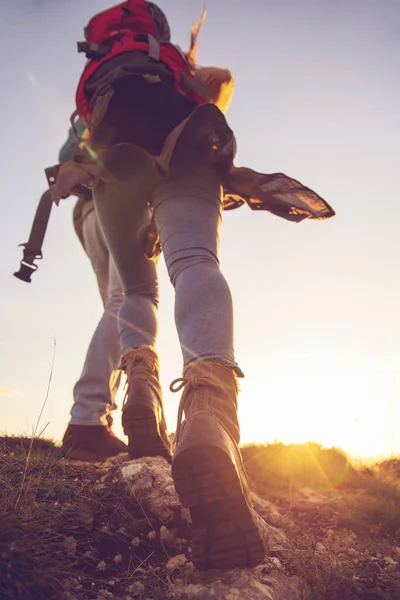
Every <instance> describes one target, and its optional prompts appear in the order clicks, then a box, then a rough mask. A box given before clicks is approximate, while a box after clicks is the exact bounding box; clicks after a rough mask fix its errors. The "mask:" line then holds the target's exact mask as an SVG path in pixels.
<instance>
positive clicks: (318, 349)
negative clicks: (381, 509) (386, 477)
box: [0, 0, 400, 458]
mask: <svg viewBox="0 0 400 600" xmlns="http://www.w3.org/2000/svg"><path fill="white" fill-rule="evenodd" d="M0 3H1V7H2V11H1V12H2V19H1V23H0V50H1V54H2V57H3V59H2V67H1V71H2V78H3V85H2V94H1V97H0V125H1V127H0V131H1V132H2V139H3V144H2V145H3V152H2V154H1V161H0V174H1V181H2V184H3V185H2V192H3V193H2V197H1V214H2V217H1V219H0V223H1V235H0V261H1V262H0V289H1V302H2V310H1V311H0V407H1V411H0V415H1V416H0V419H1V426H0V430H2V431H3V432H6V433H8V434H30V433H31V431H32V429H33V428H34V427H35V423H36V422H37V419H38V418H39V415H40V411H41V408H42V405H43V402H44V400H45V397H46V389H47V385H48V379H49V374H50V372H51V373H52V379H51V384H50V392H49V395H48V399H47V403H46V405H45V407H44V409H43V414H42V415H41V418H40V424H39V427H38V430H39V431H41V430H42V429H43V428H44V429H45V431H44V434H43V435H45V436H48V437H53V438H54V439H56V440H59V439H61V437H62V435H63V432H64V430H65V427H66V425H67V422H68V418H69V410H70V408H71V403H72V388H73V385H74V383H75V381H76V379H77V378H78V376H79V374H80V370H81V368H82V364H83V360H84V356H85V352H86V348H87V345H88V343H89V340H90V337H91V334H92V332H93V330H94V328H95V326H96V324H97V321H98V319H99V318H100V316H101V301H100V297H99V294H98V291H97V287H96V282H95V277H94V275H93V272H92V270H91V267H90V263H89V261H88V259H87V257H86V256H85V254H84V253H83V251H82V249H81V247H80V244H79V242H78V240H77V238H76V236H75V233H74V230H73V227H72V224H71V223H72V222H71V214H72V207H73V204H74V200H73V199H72V198H71V199H69V200H65V201H63V203H62V204H61V205H60V206H59V207H58V208H57V207H55V208H54V210H53V213H52V216H51V221H50V225H49V228H48V232H47V235H46V239H45V244H44V247H43V253H44V258H43V261H41V263H40V266H39V270H38V272H37V273H35V274H34V276H33V279H32V283H31V284H26V283H23V282H21V281H19V280H18V279H16V278H14V277H13V276H12V274H13V272H14V271H15V270H17V268H18V265H19V261H20V259H21V249H20V248H18V244H19V243H22V242H25V241H27V238H28V234H29V230H30V226H31V222H32V218H33V214H34V211H35V209H36V205H37V201H38V199H39V197H40V195H41V193H42V192H43V191H44V189H45V187H46V180H45V176H44V168H45V167H47V166H49V165H52V164H55V163H56V162H57V155H58V150H59V148H60V146H61V145H62V144H63V142H64V140H65V138H66V134H67V129H68V118H69V115H70V114H71V113H72V112H73V110H74V93H75V89H76V84H77V81H78V78H79V75H80V73H81V70H82V68H83V65H84V57H83V56H82V55H79V54H78V53H77V52H76V41H78V40H81V39H82V38H83V27H84V25H86V23H87V22H88V20H89V18H90V17H91V16H92V15H93V14H95V13H96V12H99V11H101V10H103V9H104V8H107V6H108V2H107V1H105V0H16V1H15V2H12V3H11V2H6V0H0ZM159 6H160V7H161V8H162V9H163V10H164V11H165V13H166V14H167V16H168V19H169V22H170V25H171V30H172V38H173V41H174V42H176V43H178V44H180V45H181V46H182V47H183V48H186V47H187V46H188V43H189V29H190V26H191V25H192V24H193V22H195V21H196V20H197V19H198V18H199V16H200V14H201V11H202V2H201V0H185V2H183V0H159ZM207 8H208V16H207V19H206V21H205V23H204V25H203V28H202V31H201V35H200V41H199V50H198V60H199V63H200V64H202V65H217V66H221V67H227V68H229V69H230V70H231V71H232V73H233V74H234V77H235V83H236V87H235V94H234V97H233V100H232V104H231V106H230V108H229V111H228V114H227V119H228V122H229V124H230V126H231V127H232V129H233V130H234V132H235V134H236V137H237V141H238V152H237V156H236V159H235V164H236V165H237V166H248V167H251V168H253V169H255V170H258V171H261V172H264V173H273V172H283V173H286V174H287V175H289V176H292V177H295V178H296V179H298V180H300V181H301V182H302V183H304V184H305V185H307V186H308V187H311V188H312V189H314V190H315V191H316V192H317V193H318V194H320V195H321V196H323V197H324V198H326V200H327V201H328V202H329V204H331V206H332V207H333V208H334V209H335V211H336V213H337V215H336V216H335V217H334V218H333V219H330V220H327V221H323V222H317V221H307V222H302V223H300V224H295V223H290V222H287V221H285V220H283V219H280V218H278V217H276V216H273V215H270V214H269V213H258V212H257V213H253V212H251V211H250V210H249V209H248V208H247V207H246V206H243V207H241V208H240V209H238V210H236V211H233V212H229V213H226V214H225V215H224V222H223V228H222V234H221V257H220V258H221V268H222V271H223V273H224V275H225V277H226V278H227V280H228V281H229V284H230V286H231V289H232V293H233V297H234V302H235V339H236V358H237V361H238V363H239V364H240V366H241V368H242V370H243V371H244V373H245V375H246V377H245V379H244V380H242V381H241V395H240V399H239V406H240V409H239V414H240V420H241V425H242V441H243V442H245V443H247V442H251V441H257V442H268V441H274V440H281V441H283V442H285V443H290V442H303V441H307V440H314V441H317V442H319V443H321V444H323V445H325V446H332V445H334V446H339V447H341V448H343V449H344V450H345V451H346V452H349V453H350V454H351V455H352V456H356V457H362V458H370V457H385V456H390V455H394V454H400V435H399V430H400V316H399V307H400V268H399V257H400V236H399V224H400V197H399V188H398V185H397V182H398V173H399V158H400V135H399V134H400V79H399V77H398V64H399V58H400V3H399V2H397V0H247V1H246V2H239V1H238V0H229V1H228V0H208V2H207ZM160 288H161V303H160V310H159V321H160V336H159V344H158V350H159V354H160V360H161V382H162V385H163V389H164V402H165V407H166V414H167V420H168V425H169V427H170V429H171V430H172V431H173V430H174V428H175V419H176V411H177V406H178V402H179V397H178V394H174V395H173V394H171V393H170V392H169V391H168V385H169V382H170V381H172V380H173V379H175V378H176V377H179V376H180V374H181V369H182V364H181V355H180V349H179V344H178V338H177V334H176V331H175V326H174V322H173V290H172V288H171V285H170V283H169V280H168V277H167V275H166V270H165V267H164V265H163V262H162V261H161V263H160ZM54 345H55V358H54V362H53V358H52V357H53V350H54ZM116 432H117V433H118V434H120V433H121V428H120V424H119V423H117V424H116Z"/></svg>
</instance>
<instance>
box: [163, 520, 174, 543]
mask: <svg viewBox="0 0 400 600" xmlns="http://www.w3.org/2000/svg"><path fill="white" fill-rule="evenodd" d="M160 540H161V541H162V542H164V544H169V545H171V544H172V543H173V541H174V534H173V533H172V531H170V530H169V529H167V527H165V525H163V526H162V527H161V529H160Z"/></svg>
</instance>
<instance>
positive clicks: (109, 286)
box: [70, 210, 123, 425]
mask: <svg viewBox="0 0 400 600" xmlns="http://www.w3.org/2000/svg"><path fill="white" fill-rule="evenodd" d="M82 234H83V239H84V244H85V250H86V253H87V255H88V257H89V259H90V261H91V263H92V267H93V271H94V273H95V275H96V279H97V284H98V287H99V291H100V295H101V298H102V300H103V305H104V312H103V315H102V317H101V319H100V321H99V323H98V325H97V327H96V329H95V332H94V334H93V336H92V339H91V341H90V344H89V348H88V350H87V354H86V358H85V363H84V366H83V370H82V374H81V376H80V378H79V380H78V381H77V382H76V384H75V387H74V404H73V406H72V409H71V420H70V423H71V424H72V425H107V417H108V415H109V414H110V410H112V409H113V408H114V406H113V403H112V398H111V394H110V376H111V373H112V371H113V370H114V369H116V368H117V365H118V361H119V358H120V348H119V343H118V327H117V315H118V312H119V309H120V306H121V303H122V300H123V296H122V290H121V284H120V282H119V278H118V274H117V272H116V269H115V266H114V263H113V261H112V260H111V258H110V253H109V251H108V248H107V246H106V244H105V242H104V236H103V233H102V231H101V229H100V226H99V223H98V219H97V216H96V212H95V211H94V210H93V211H92V212H90V213H89V214H88V215H87V216H86V217H85V218H84V221H83V223H82Z"/></svg>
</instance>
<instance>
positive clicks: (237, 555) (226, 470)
mask: <svg viewBox="0 0 400 600" xmlns="http://www.w3.org/2000/svg"><path fill="white" fill-rule="evenodd" d="M176 382H181V385H180V386H179V387H178V388H176V389H174V387H173V386H174V384H175V383H176ZM176 382H173V383H172V384H171V390H172V391H178V390H179V389H181V388H182V387H183V386H185V389H184V392H183V395H182V399H181V403H180V407H179V413H178V427H177V431H176V438H175V453H174V458H173V461H172V477H173V480H174V483H175V488H176V491H177V492H178V494H179V497H180V500H181V502H182V505H183V506H185V507H187V508H189V509H190V514H191V518H192V557H193V563H194V565H195V566H196V567H197V568H198V569H201V570H206V569H227V568H234V567H254V566H256V565H258V564H260V563H262V562H263V560H264V543H263V540H262V538H261V536H260V533H259V530H258V527H257V520H256V516H255V513H254V511H253V508H252V504H251V501H250V497H249V487H248V482H247V477H246V473H245V469H244V466H243V462H242V457H241V453H240V450H239V447H238V443H239V425H238V420H237V393H238V387H237V380H236V375H235V373H234V371H233V370H232V369H230V368H228V367H225V366H222V365H220V364H217V363H213V362H210V361H202V362H198V363H195V364H193V365H190V366H189V367H187V368H186V369H185V372H184V375H183V378H182V379H181V380H179V379H178V380H176ZM183 412H185V416H186V420H185V421H184V422H183V423H182V422H181V421H182V416H183Z"/></svg>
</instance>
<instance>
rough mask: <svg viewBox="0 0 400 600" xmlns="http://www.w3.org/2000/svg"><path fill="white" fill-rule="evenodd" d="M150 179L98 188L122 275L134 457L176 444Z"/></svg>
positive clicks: (165, 452)
mask: <svg viewBox="0 0 400 600" xmlns="http://www.w3.org/2000/svg"><path fill="white" fill-rule="evenodd" d="M147 194H148V188H147V183H146V177H145V176H143V177H140V178H138V179H137V180H135V181H134V182H131V181H130V182H121V183H115V184H114V183H113V184H105V183H104V182H100V183H99V184H98V185H97V186H96V188H95V190H94V199H95V205H96V210H97V212H98V215H99V220H100V223H101V225H102V228H103V231H104V234H105V237H106V240H107V244H108V246H109V248H110V252H111V254H112V257H113V260H114V262H115V265H116V268H117V271H118V274H119V276H120V280H121V284H122V288H123V291H124V299H123V302H122V305H121V308H120V311H119V317H118V325H119V337H120V347H121V355H122V359H121V368H123V370H124V371H125V373H126V375H127V392H126V396H125V400H124V404H123V407H122V425H123V428H124V432H125V434H126V435H127V436H128V447H129V454H130V456H131V458H139V457H141V456H157V455H161V456H164V457H165V458H167V459H168V460H169V459H170V457H171V448H170V443H169V438H168V435H167V428H166V423H165V418H164V411H163V404H162V399H161V388H160V384H159V377H158V357H157V354H156V350H155V343H156V337H157V316H156V310H157V303H158V281H157V271H156V263H155V261H153V260H149V259H148V258H146V256H145V242H146V235H145V232H146V229H147V227H148V225H149V223H150V220H151V211H150V209H149V207H148V204H147V202H146V199H147Z"/></svg>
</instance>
